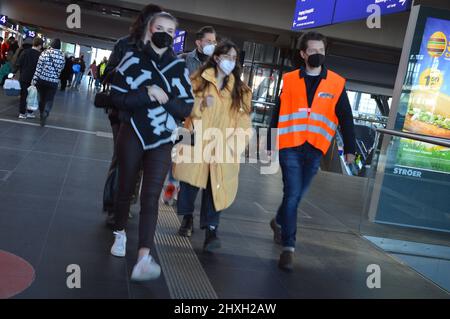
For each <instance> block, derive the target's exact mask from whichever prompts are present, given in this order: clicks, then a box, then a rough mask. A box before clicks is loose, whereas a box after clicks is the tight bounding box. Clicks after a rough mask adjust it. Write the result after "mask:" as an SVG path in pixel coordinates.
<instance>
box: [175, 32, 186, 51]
mask: <svg viewBox="0 0 450 319" xmlns="http://www.w3.org/2000/svg"><path fill="white" fill-rule="evenodd" d="M185 41H186V31H182V30H177V31H176V32H175V37H174V39H173V50H174V51H175V53H183V52H184V42H185Z"/></svg>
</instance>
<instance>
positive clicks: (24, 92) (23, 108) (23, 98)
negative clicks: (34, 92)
mask: <svg viewBox="0 0 450 319" xmlns="http://www.w3.org/2000/svg"><path fill="white" fill-rule="evenodd" d="M30 85H31V82H24V81H20V109H19V112H20V114H24V115H25V114H26V113H27V97H28V88H29V87H30ZM28 113H31V112H28Z"/></svg>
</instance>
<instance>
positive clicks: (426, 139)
mask: <svg viewBox="0 0 450 319" xmlns="http://www.w3.org/2000/svg"><path fill="white" fill-rule="evenodd" d="M377 132H380V133H383V134H387V135H392V136H397V137H403V138H409V139H411V140H415V141H419V142H424V143H430V144H434V145H439V146H443V147H448V148H450V140H448V139H442V138H436V137H431V136H427V135H420V134H413V133H406V132H400V131H396V130H388V129H385V128H377Z"/></svg>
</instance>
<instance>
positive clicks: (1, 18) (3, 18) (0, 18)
mask: <svg viewBox="0 0 450 319" xmlns="http://www.w3.org/2000/svg"><path fill="white" fill-rule="evenodd" d="M7 22H8V17H7V16H5V15H1V14H0V25H6V23H7Z"/></svg>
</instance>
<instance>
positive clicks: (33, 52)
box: [16, 38, 44, 119]
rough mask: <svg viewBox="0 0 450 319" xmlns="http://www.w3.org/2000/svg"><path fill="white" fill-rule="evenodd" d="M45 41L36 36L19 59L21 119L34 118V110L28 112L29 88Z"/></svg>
mask: <svg viewBox="0 0 450 319" xmlns="http://www.w3.org/2000/svg"><path fill="white" fill-rule="evenodd" d="M43 45H44V42H43V41H42V39H41V38H35V39H34V40H33V46H32V47H31V48H28V49H25V50H24V51H23V52H22V53H21V54H20V56H19V58H18V60H17V63H16V65H17V68H18V70H19V71H20V79H19V81H20V87H21V91H20V111H19V119H26V118H34V117H35V116H34V114H33V113H32V112H27V97H28V88H29V87H30V85H31V81H32V80H33V75H34V72H35V71H36V66H37V64H38V60H39V56H40V55H41V49H42V46H43Z"/></svg>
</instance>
